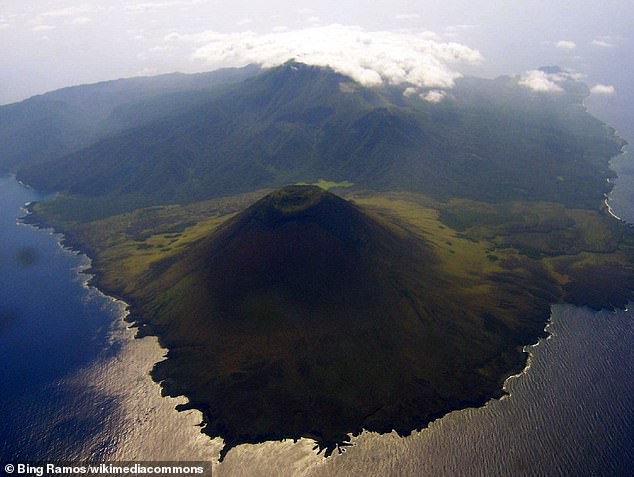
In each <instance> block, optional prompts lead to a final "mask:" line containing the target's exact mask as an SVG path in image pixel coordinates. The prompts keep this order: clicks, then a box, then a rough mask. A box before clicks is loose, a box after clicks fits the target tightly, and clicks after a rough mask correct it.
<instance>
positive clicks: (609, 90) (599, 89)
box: [590, 84, 615, 95]
mask: <svg viewBox="0 0 634 477" xmlns="http://www.w3.org/2000/svg"><path fill="white" fill-rule="evenodd" d="M590 92H591V93H592V94H602V95H611V94H614V93H615V89H614V86H612V85H608V84H597V85H594V86H593V87H592V88H591V89H590Z"/></svg>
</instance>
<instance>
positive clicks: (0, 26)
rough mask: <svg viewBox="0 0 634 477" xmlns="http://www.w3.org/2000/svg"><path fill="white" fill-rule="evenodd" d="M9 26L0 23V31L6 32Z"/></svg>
mask: <svg viewBox="0 0 634 477" xmlns="http://www.w3.org/2000/svg"><path fill="white" fill-rule="evenodd" d="M10 26H11V25H9V24H8V23H4V22H0V30H6V29H7V28H9V27H10Z"/></svg>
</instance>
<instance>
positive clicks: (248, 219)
mask: <svg viewBox="0 0 634 477" xmlns="http://www.w3.org/2000/svg"><path fill="white" fill-rule="evenodd" d="M344 190H345V189H344ZM265 193H266V191H259V192H255V193H251V194H244V195H239V196H234V197H225V198H221V199H213V200H209V201H204V202H201V203H194V204H189V205H184V206H179V205H171V206H159V207H156V206H154V207H149V208H144V209H139V210H136V211H134V212H132V213H126V214H122V215H118V216H114V217H110V218H107V219H102V220H98V221H93V222H83V223H82V222H76V223H74V224H71V223H69V222H66V223H64V224H63V227H64V229H65V231H66V233H67V237H68V239H69V240H71V241H74V242H77V243H80V244H81V245H82V247H84V248H87V249H88V250H89V251H90V255H91V256H92V257H93V258H94V261H93V266H94V268H95V271H96V272H97V285H98V286H99V287H101V288H102V289H105V290H107V291H109V292H110V293H112V294H115V295H118V296H124V297H126V299H127V300H128V301H129V302H130V303H131V304H132V311H133V317H132V319H133V320H136V322H137V324H138V325H139V326H140V327H141V330H142V332H143V333H150V334H155V335H157V336H159V339H160V341H161V343H162V344H163V345H164V346H166V347H167V348H168V349H169V353H168V359H167V360H166V361H163V362H161V363H158V365H157V367H156V368H155V370H154V371H153V375H154V377H155V378H156V379H157V380H159V381H161V382H162V385H163V388H164V390H165V391H166V392H167V393H169V394H171V395H185V396H187V397H188V398H189V400H190V404H189V405H188V406H189V407H194V408H198V409H201V410H203V413H204V416H205V427H204V431H205V432H206V433H208V434H209V435H211V436H221V437H223V439H224V440H225V443H226V446H225V449H224V450H223V454H222V455H224V454H225V453H226V452H227V451H228V450H229V449H230V448H231V447H232V446H234V445H237V444H240V443H244V442H260V441H262V440H268V439H278V438H280V439H281V438H298V437H302V436H309V437H311V438H313V439H315V440H316V442H317V443H318V445H319V446H320V447H321V448H323V449H326V452H327V453H330V452H332V451H333V450H334V449H336V448H338V447H340V446H342V445H346V444H347V442H348V439H349V437H348V434H349V433H358V432H360V431H361V430H362V429H367V430H372V431H377V432H389V431H391V430H393V429H395V430H397V431H398V432H399V433H400V434H403V435H406V434H408V433H409V432H411V431H412V430H414V429H419V428H421V427H423V426H424V425H426V423H427V422H429V421H430V420H431V419H433V418H435V417H437V416H439V415H442V414H444V413H446V412H449V411H451V410H453V409H457V408H460V407H464V406H465V405H479V404H482V403H483V402H485V401H486V400H487V399H489V398H490V397H491V396H497V395H499V394H500V393H501V385H502V382H503V381H504V379H505V378H506V377H507V376H508V375H510V374H512V373H515V372H517V371H518V370H519V369H521V367H522V366H523V362H524V359H525V355H524V354H523V353H522V347H523V345H525V344H527V343H531V342H534V340H535V339H536V337H537V336H539V335H540V334H541V333H542V332H543V326H544V322H545V320H546V319H547V317H548V315H549V310H550V305H551V304H553V303H559V302H568V303H575V304H580V305H589V306H593V307H617V306H623V305H624V304H625V303H626V301H627V300H628V299H631V298H632V297H633V295H634V294H633V293H632V291H633V290H634V279H633V277H634V263H633V262H632V257H633V256H634V254H632V246H633V245H634V241H633V239H632V237H633V235H632V232H631V231H630V230H629V228H627V227H626V226H625V225H623V224H621V223H619V222H616V221H615V220H613V219H612V218H611V217H610V216H609V215H607V214H606V213H604V212H601V211H589V210H580V209H567V208H565V207H563V206H562V205H560V204H556V203H538V204H531V203H521V202H513V203H502V204H498V205H492V204H486V203H478V202H474V201H469V200H465V199H452V200H449V201H446V202H441V201H438V200H436V199H433V198H431V197H429V196H423V195H420V194H413V193H381V194H378V193H375V192H364V191H360V190H350V191H349V192H348V194H347V196H346V197H347V199H348V200H349V201H351V202H345V201H343V200H342V199H338V198H337V197H335V196H333V195H332V194H330V193H327V192H325V191H324V190H323V189H318V188H316V187H311V186H296V187H294V188H293V187H291V188H287V189H282V190H280V191H277V192H275V193H273V194H270V195H268V196H266V197H264V198H263V199H260V198H261V197H262V196H263V195H264V194H265ZM258 199H259V200H258ZM251 204H253V205H251ZM351 204H356V205H351ZM247 206H250V207H247ZM244 209H246V210H244ZM240 210H242V212H240V213H239V214H237V215H236V212H237V211H240ZM41 212H42V206H37V207H36V208H35V211H34V219H35V220H38V219H39V214H40V213H41ZM47 217H48V218H49V219H50V218H51V216H50V215H48V216H47ZM52 225H54V226H57V227H59V226H60V223H53V224H52ZM613 278H616V280H618V285H617V286H615V285H614V284H613ZM601 280H604V281H601ZM604 284H608V285H604ZM342 337H345V338H342ZM369 355H371V356H372V357H373V358H372V360H368V359H367V356H369ZM201 363H205V364H204V365H202V366H201ZM238 410H239V411H238ZM247 410H248V411H247Z"/></svg>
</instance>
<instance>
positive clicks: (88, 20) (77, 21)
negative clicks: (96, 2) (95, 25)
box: [70, 16, 92, 25]
mask: <svg viewBox="0 0 634 477" xmlns="http://www.w3.org/2000/svg"><path fill="white" fill-rule="evenodd" d="M91 22H92V18H90V17H85V16H82V17H75V18H73V19H72V20H70V24H71V25H87V24H88V23H91Z"/></svg>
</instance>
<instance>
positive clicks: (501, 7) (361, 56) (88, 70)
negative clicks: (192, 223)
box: [0, 0, 634, 104]
mask: <svg viewBox="0 0 634 477" xmlns="http://www.w3.org/2000/svg"><path fill="white" fill-rule="evenodd" d="M633 33H634V5H633V4H632V2H631V0H613V1H611V0H605V1H603V2H599V1H597V0H592V1H590V0H550V1H546V0H525V1H523V0H500V1H493V0H488V1H484V0H459V1H445V2H442V3H441V2H437V1H433V2H431V1H426V0H423V1H420V0H419V1H404V0H390V1H389V2H387V1H382V0H379V1H375V2H359V1H349V0H327V1H321V2H318V3H317V2H304V1H289V0H275V1H267V2H253V1H248V2H247V1H244V0H231V1H217V0H127V1H122V0H109V1H107V0H101V1H95V0H65V1H54V0H20V1H18V0H11V1H4V0H0V60H1V62H2V67H1V68H0V104H4V103H8V102H13V101H17V100H21V99H24V98H26V97H28V96H31V95H33V94H37V93H42V92H45V91H49V90H51V89H55V88H59V87H62V86H67V85H75V84H80V83H86V82H95V81H100V80H106V79H115V78H119V77H127V76H135V75H152V74H157V73H166V72H172V71H183V72H196V71H206V70H210V69H215V68H217V67H220V66H229V65H232V66H237V65H241V64H246V63H248V62H253V61H260V62H263V63H264V64H275V63H276V62H281V61H283V60H284V59H286V58H287V57H291V56H293V57H296V58H298V59H303V60H306V61H307V62H313V63H317V64H332V65H333V66H336V67H337V68H338V69H340V70H342V71H344V72H347V73H348V74H351V75H353V76H355V78H356V79H358V80H360V81H363V82H365V83H367V84H373V83H376V82H379V81H390V82H399V81H407V82H409V83H412V84H414V85H417V86H421V87H438V88H449V87H451V84H452V81H453V80H454V79H455V78H456V77H457V76H458V75H459V74H460V73H462V74H477V75H481V76H494V75H497V74H523V75H524V78H525V79H526V81H532V82H533V83H531V84H533V85H538V84H540V81H541V82H542V83H541V84H542V85H545V86H544V87H545V88H549V87H551V88H552V85H550V86H549V85H548V83H547V82H548V81H550V82H551V83H552V81H551V80H552V78H539V77H536V76H535V74H536V73H534V72H533V73H530V72H528V73H527V71H530V70H534V69H535V68H537V67H539V66H542V65H548V64H558V65H560V66H563V67H566V68H569V69H571V70H573V71H575V72H577V73H581V74H585V75H587V78H586V81H587V82H588V84H589V85H590V86H597V87H596V88H595V92H596V93H597V95H602V96H604V97H605V96H614V95H617V94H618V93H619V89H620V88H628V87H631V86H630V85H631V84H632V83H633V81H632V80H631V79H630V78H631V74H632V73H634V71H633V68H634V66H633V65H634V62H633V60H632V59H631V57H632V56H634V55H632V51H631V45H632V44H633V42H632V37H631V36H632V34H633ZM531 75H533V76H531ZM544 81H546V83H544Z"/></svg>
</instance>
